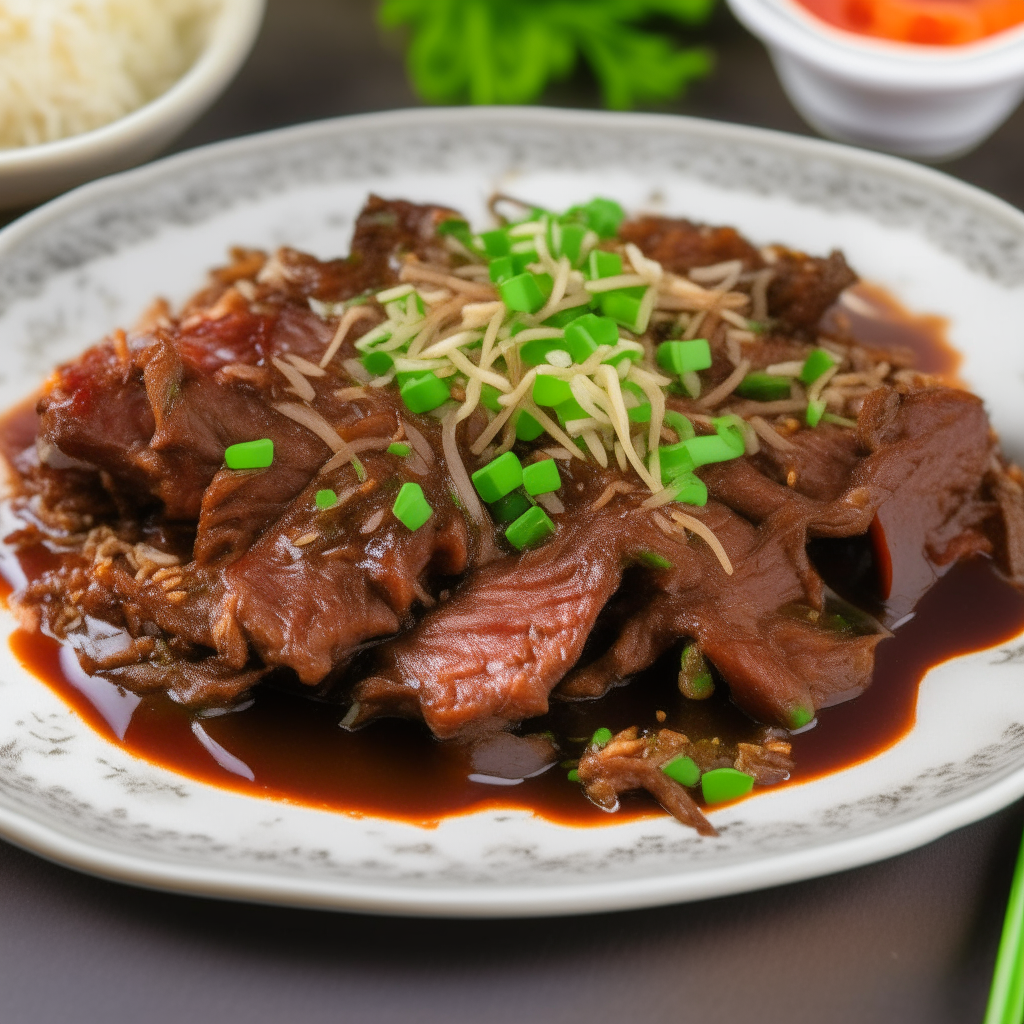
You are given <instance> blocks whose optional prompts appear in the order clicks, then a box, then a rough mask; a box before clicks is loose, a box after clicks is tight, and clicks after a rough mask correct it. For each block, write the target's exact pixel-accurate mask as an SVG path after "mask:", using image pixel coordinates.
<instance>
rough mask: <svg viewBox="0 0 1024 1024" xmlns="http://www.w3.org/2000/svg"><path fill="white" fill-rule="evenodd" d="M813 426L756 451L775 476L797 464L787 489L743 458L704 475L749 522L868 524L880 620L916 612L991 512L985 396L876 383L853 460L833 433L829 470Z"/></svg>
mask: <svg viewBox="0 0 1024 1024" xmlns="http://www.w3.org/2000/svg"><path fill="white" fill-rule="evenodd" d="M815 433H817V432H816V431H815V432H811V431H807V432H802V433H800V434H797V435H795V437H794V442H795V443H796V445H797V448H796V451H795V452H793V453H789V452H783V453H779V454H774V453H772V454H768V453H765V454H764V455H762V456H758V459H759V460H760V462H761V464H762V465H765V464H771V463H774V468H773V469H772V471H771V475H772V476H781V475H782V471H783V470H785V471H786V472H788V470H789V469H790V468H793V469H795V470H796V479H795V481H794V483H793V485H792V486H791V487H786V486H783V485H781V484H780V483H777V482H775V481H773V480H771V479H769V477H768V476H766V475H762V474H760V473H758V472H757V471H756V467H755V466H754V465H753V464H752V462H751V461H750V460H745V459H743V460H737V461H736V462H733V463H723V464H720V465H718V466H714V467H708V468H706V469H704V470H702V471H701V473H702V476H703V478H704V480H705V482H706V483H707V484H708V486H709V488H710V490H711V492H712V493H713V494H715V495H716V497H718V498H720V499H721V500H723V501H724V502H725V503H726V504H728V505H730V506H731V507H732V508H733V509H735V510H736V511H738V512H739V513H740V514H742V515H745V516H747V517H749V518H750V519H752V520H753V521H755V522H764V521H765V520H767V519H768V518H769V517H770V516H775V517H776V519H777V521H781V520H783V519H785V520H788V521H789V522H790V523H791V524H792V529H794V530H796V531H797V532H798V534H799V531H801V530H802V531H804V532H803V535H802V536H801V537H800V540H799V543H800V544H803V543H805V540H806V538H808V537H851V536H859V535H863V534H866V533H867V532H868V530H869V528H870V529H871V530H872V537H873V540H874V542H875V544H876V546H877V550H878V553H879V557H880V560H881V561H882V562H883V563H885V567H886V575H887V576H888V577H889V578H890V580H891V582H890V583H889V585H888V587H887V594H886V595H885V597H886V615H885V622H886V624H887V625H892V624H894V623H896V622H898V621H899V620H900V619H902V618H903V617H904V616H905V615H907V614H908V613H909V612H910V611H912V610H913V607H914V605H915V604H916V603H917V601H918V600H919V599H920V597H921V596H922V595H923V593H924V592H925V590H927V589H928V587H930V586H931V584H932V583H933V582H934V580H935V578H936V573H937V572H938V571H939V568H940V567H941V566H942V565H946V564H949V560H950V557H951V556H952V555H953V554H955V553H957V552H966V551H968V550H977V547H976V546H975V545H974V541H973V540H972V539H971V537H970V536H968V535H976V534H977V532H978V526H977V524H978V523H979V522H980V521H981V520H982V519H984V517H985V516H986V515H987V514H989V513H990V511H991V506H990V503H989V502H988V501H986V500H985V499H984V496H983V491H982V484H983V481H984V479H985V476H986V473H987V472H988V471H989V469H990V466H991V465H992V459H993V454H994V442H993V440H992V436H991V431H990V429H989V425H988V419H987V417H986V416H985V412H984V408H983V406H982V403H981V401H980V399H978V398H976V397H975V396H974V395H971V394H968V393H967V392H965V391H959V390H957V389H955V388H946V387H928V388H923V389H921V390H917V391H911V392H909V393H906V394H901V393H900V392H898V391H897V390H895V389H894V388H889V387H884V388H878V389H876V390H875V391H873V392H872V393H871V394H869V395H868V396H867V398H866V399H865V401H864V404H863V406H862V408H861V413H860V416H859V418H858V427H857V431H856V433H855V435H853V439H854V443H855V445H856V454H857V455H858V456H859V458H858V459H857V461H856V462H855V463H853V464H852V466H851V463H850V455H851V449H850V441H849V440H848V439H843V438H841V436H840V435H838V434H836V433H834V432H833V433H832V434H831V435H830V436H832V437H833V439H834V443H835V444H836V447H837V458H836V461H835V466H834V469H833V471H832V472H831V473H829V472H828V471H827V470H825V471H822V470H819V469H817V468H816V467H818V466H819V465H820V464H821V460H822V458H824V456H825V452H823V451H821V450H819V446H821V445H822V443H823V439H824V438H825V435H822V438H811V435H812V434H815ZM844 471H846V474H847V475H846V479H845V481H844V480H842V479H841V476H842V474H843V472H844ZM840 485H842V490H841V492H840V493H838V494H836V493H835V492H836V488H837V487H839V486H840ZM805 490H806V491H809V492H810V493H804V492H805ZM800 524H802V525H800ZM965 536H968V541H969V543H968V544H966V545H965V544H964V543H963V541H962V540H961V538H964V537H965ZM1004 568H1006V566H1005V565H1004Z"/></svg>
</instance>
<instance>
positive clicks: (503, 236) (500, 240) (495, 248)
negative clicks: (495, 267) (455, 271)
mask: <svg viewBox="0 0 1024 1024" xmlns="http://www.w3.org/2000/svg"><path fill="white" fill-rule="evenodd" d="M479 239H480V247H481V248H482V249H483V251H484V252H485V253H486V254H487V255H488V256H490V257H492V258H493V257H495V256H508V255H509V254H510V253H511V242H510V241H509V237H508V232H507V231H504V230H502V229H501V228H498V229H497V230H495V231H484V232H482V233H481V234H480V235H479Z"/></svg>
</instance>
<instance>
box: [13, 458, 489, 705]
mask: <svg viewBox="0 0 1024 1024" xmlns="http://www.w3.org/2000/svg"><path fill="white" fill-rule="evenodd" d="M363 465H364V467H365V470H366V473H367V474H368V479H367V481H366V483H365V484H360V483H359V482H358V481H357V480H356V476H355V473H354V471H353V469H352V467H351V465H349V464H345V465H344V466H341V467H338V468H337V469H334V470H332V471H330V472H328V473H321V474H320V475H318V476H317V477H316V478H315V479H314V480H313V481H312V482H311V483H310V484H309V485H308V486H307V487H306V488H305V489H304V490H302V491H301V492H300V493H299V494H298V495H297V496H295V497H294V498H293V499H292V501H291V502H290V504H289V505H288V507H287V509H286V510H285V512H284V513H283V514H282V515H280V516H279V518H278V519H277V520H276V521H275V522H274V523H273V524H272V525H271V526H269V527H267V528H266V529H265V530H264V532H263V534H262V535H261V537H260V539H259V540H258V541H257V542H256V543H255V544H254V545H253V546H252V547H251V548H250V549H249V550H248V551H247V552H246V554H245V556H244V557H242V558H239V559H237V560H236V561H234V562H233V563H231V564H230V565H228V566H226V567H225V566H221V567H218V568H208V567H205V566H202V565H199V564H198V563H196V562H191V563H188V564H182V565H178V566H174V567H173V568H170V569H166V570H163V571H161V572H159V573H152V572H151V573H149V574H148V575H144V574H141V573H139V572H137V571H136V564H137V563H130V562H129V561H128V559H127V558H126V557H124V555H123V552H124V551H125V550H127V548H128V547H129V545H125V544H122V545H115V549H114V550H111V551H110V552H109V557H103V558H99V556H97V558H98V560H97V561H96V562H95V563H94V564H92V565H90V564H89V562H88V559H85V560H84V561H82V563H81V564H74V565H73V563H72V562H71V561H67V562H65V563H62V564H61V567H60V568H59V569H57V570H55V571H54V572H53V573H51V574H44V577H43V579H42V580H40V581H39V582H37V583H36V584H35V585H34V586H33V588H30V591H29V592H26V593H25V594H24V595H23V597H22V600H23V602H24V603H25V604H26V607H40V606H41V607H43V608H47V609H51V611H52V615H51V618H52V623H51V626H52V628H51V631H52V632H55V633H56V634H57V635H58V636H61V635H63V632H62V630H63V623H65V622H67V621H68V615H67V614H65V612H64V610H65V608H66V607H67V605H65V604H64V602H66V601H68V600H69V595H74V596H73V598H71V600H73V602H74V606H73V608H72V609H69V610H70V611H71V614H72V616H76V615H80V616H84V617H86V619H88V618H90V617H91V618H94V619H95V620H97V621H105V622H107V624H108V625H109V626H110V627H111V628H113V629H115V630H122V631H127V632H128V633H130V634H131V636H134V637H140V638H141V642H140V643H139V644H137V645H135V646H129V647H126V648H125V649H124V650H120V649H119V650H118V651H116V652H115V654H116V656H115V657H114V658H113V660H109V659H108V660H103V659H100V658H97V657H95V656H93V655H89V656H88V659H86V660H85V661H84V662H83V663H85V664H86V667H87V669H88V670H89V671H98V672H100V673H101V674H103V675H105V676H107V677H108V678H112V679H116V681H118V682H120V683H122V684H123V685H125V686H127V687H128V688H130V689H136V688H138V689H139V690H140V692H144V691H148V690H149V689H152V688H153V687H154V686H155V685H156V680H158V679H161V678H162V679H163V680H164V682H163V684H162V685H163V686H164V687H165V688H166V689H167V690H168V692H169V693H171V695H172V696H173V697H174V698H175V699H177V700H180V701H182V702H185V703H189V704H197V705H202V704H206V703H210V702H219V701H222V700H226V699H229V698H230V697H231V696H232V695H235V694H237V693H239V692H241V691H242V690H244V689H246V688H247V687H248V686H250V685H251V684H252V682H253V681H254V680H255V679H256V678H258V677H259V675H260V674H262V673H263V672H265V671H266V670H267V669H268V668H270V667H287V668H291V669H293V670H294V671H295V673H296V674H297V676H298V678H299V680H300V682H302V683H305V684H307V685H314V684H316V683H319V682H320V681H321V680H322V679H323V678H324V677H325V676H326V675H327V674H329V673H330V672H331V671H332V670H333V669H335V668H336V667H338V666H339V665H343V664H344V663H345V662H346V660H347V659H348V658H349V657H350V656H351V655H352V653H353V651H354V650H355V649H356V648H358V647H359V645H361V644H363V643H365V642H366V641H369V640H373V639H374V638H377V637H381V636H386V635H388V634H391V633H394V632H396V631H397V630H398V629H399V628H400V627H401V626H402V625H403V624H404V623H405V622H406V621H407V619H408V617H409V614H410V610H411V608H412V606H413V604H414V603H415V602H416V601H417V600H421V601H426V602H430V601H431V600H432V599H431V598H430V596H429V594H428V593H427V590H426V586H428V585H429V584H430V581H431V578H432V577H433V576H434V575H435V574H436V575H438V576H449V575H452V574H457V573H461V572H463V571H464V570H465V569H466V566H467V563H468V558H469V538H468V534H467V530H466V525H465V521H464V519H463V517H462V514H461V512H459V510H458V509H457V508H456V507H455V505H454V502H453V500H452V498H451V496H450V494H449V492H448V490H447V484H446V482H445V480H444V477H443V475H441V474H437V475H436V476H435V477H434V478H433V479H432V480H429V481H423V480H422V478H417V480H418V482H422V485H423V487H424V490H425V492H426V495H427V499H428V501H429V502H430V504H431V506H432V508H433V510H434V514H433V515H432V516H431V518H430V519H429V520H428V521H427V523H426V524H425V525H423V526H421V527H420V528H419V529H418V530H416V531H410V530H409V529H408V528H407V527H406V526H404V525H403V524H402V523H400V522H399V521H398V520H397V519H396V518H395V517H394V515H393V514H392V512H391V506H392V504H393V502H394V497H395V492H396V491H397V489H398V486H399V485H400V484H401V482H402V480H403V479H405V478H406V477H408V476H409V475H410V474H411V471H410V470H409V469H408V467H407V465H406V463H405V460H402V459H400V458H398V457H396V456H391V455H387V454H384V453H369V454H367V455H366V456H365V457H364V459H363ZM321 487H331V488H332V489H334V490H335V491H336V493H337V494H338V495H339V496H341V499H339V503H338V505H337V506H336V507H335V508H332V509H326V510H323V509H318V508H317V507H316V503H315V500H314V498H315V494H316V491H317V490H318V489H319V488H321ZM342 499H343V500H342ZM364 531H365V532H364ZM282 595H287V599H286V600H282ZM108 646H109V645H108ZM254 673H255V675H254ZM233 676H235V677H237V679H236V680H235V682H232V677H233Z"/></svg>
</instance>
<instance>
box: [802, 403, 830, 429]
mask: <svg viewBox="0 0 1024 1024" xmlns="http://www.w3.org/2000/svg"><path fill="white" fill-rule="evenodd" d="M827 407H828V406H827V404H826V402H825V399H824V398H814V399H811V401H809V402H808V403H807V416H806V419H807V426H809V427H816V426H817V425H818V424H819V423H820V422H821V417H822V416H824V415H825V409H826V408H827Z"/></svg>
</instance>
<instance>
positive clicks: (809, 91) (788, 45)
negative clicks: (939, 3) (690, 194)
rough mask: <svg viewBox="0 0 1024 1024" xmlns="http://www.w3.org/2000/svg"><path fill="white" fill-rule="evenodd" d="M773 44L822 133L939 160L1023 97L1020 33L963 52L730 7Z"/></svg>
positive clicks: (733, 1) (742, 1) (985, 132)
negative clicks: (860, 33)
mask: <svg viewBox="0 0 1024 1024" xmlns="http://www.w3.org/2000/svg"><path fill="white" fill-rule="evenodd" d="M728 2H729V6H730V7H731V8H732V11H733V13H734V14H735V15H736V17H737V18H739V20H740V21H741V22H742V23H743V24H744V25H745V26H746V27H747V28H748V29H750V31H751V32H753V33H754V35H756V36H758V37H759V38H760V39H761V41H762V42H763V43H764V44H765V45H766V46H767V47H768V51H769V53H770V54H771V58H772V61H773V62H774V64H775V69H776V71H777V72H778V75H779V78H780V80H781V81H782V85H783V87H784V88H785V90H786V92H787V94H788V95H789V98H790V100H791V101H792V103H793V105H794V106H795V107H796V109H797V110H798V111H799V112H800V114H801V115H802V116H803V117H804V119H805V120H806V121H807V122H808V123H809V124H811V125H812V126H813V127H814V128H816V129H817V130H818V131H820V132H821V133H822V134H823V135H827V136H830V137H831V138H834V139H840V140H842V141H844V142H853V143H856V144H857V145H862V146H870V147H872V148H874V149H882V150H886V151H887V152H891V153H899V154H901V155H903V156H912V157H917V158H919V159H924V160H943V159H949V158H951V157H953V156H957V155H959V154H961V153H964V152H966V151H967V150H969V149H972V148H973V147H974V146H976V145H978V143H980V142H981V141H982V140H984V139H986V138H987V137H988V136H989V135H991V133H992V132H994V131H995V130H996V128H998V127H999V125H1000V124H1002V123H1003V121H1005V120H1006V118H1007V117H1009V115H1010V114H1011V112H1012V111H1013V109H1014V108H1015V107H1016V106H1017V104H1018V103H1019V102H1020V99H1021V96H1022V95H1024V26H1022V27H1020V28H1016V29H1012V30H1010V31H1007V32H1003V33H1000V34H999V35H997V36H992V37H991V38H989V39H986V40H982V41H980V42H978V43H972V44H970V45H967V46H951V47H939V46H936V47H930V46H917V45H912V44H907V43H896V42H889V41H887V40H883V39H875V38H872V37H868V36H860V35H855V34H853V33H850V32H844V31H842V30H841V29H837V28H834V27H832V26H831V25H829V24H827V23H825V22H824V21H821V20H820V19H818V18H816V17H815V16H814V15H813V14H811V13H810V12H809V11H807V10H805V9H804V8H803V7H800V6H799V5H798V4H796V3H795V2H794V0H728Z"/></svg>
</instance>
